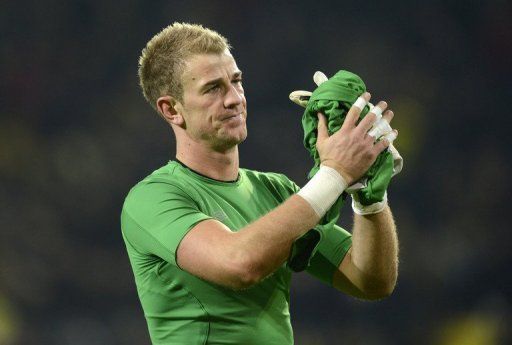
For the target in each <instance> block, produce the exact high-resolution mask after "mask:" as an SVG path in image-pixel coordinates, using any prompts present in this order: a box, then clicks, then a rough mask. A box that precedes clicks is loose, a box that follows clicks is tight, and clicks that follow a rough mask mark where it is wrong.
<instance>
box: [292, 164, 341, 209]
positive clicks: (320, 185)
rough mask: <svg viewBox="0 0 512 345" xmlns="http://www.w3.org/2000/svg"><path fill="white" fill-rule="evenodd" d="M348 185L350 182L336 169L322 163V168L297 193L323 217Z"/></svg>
mask: <svg viewBox="0 0 512 345" xmlns="http://www.w3.org/2000/svg"><path fill="white" fill-rule="evenodd" d="M347 186H348V183H347V182H346V180H345V179H344V177H343V176H342V175H341V174H340V173H339V172H338V171H337V170H336V169H334V168H332V167H329V166H326V165H321V166H320V170H318V172H317V173H316V174H315V176H313V178H312V179H311V180H309V182H308V183H307V184H306V185H305V186H304V187H302V189H301V190H300V191H299V192H298V193H297V194H298V195H299V196H301V197H302V198H303V199H304V200H306V201H307V202H308V203H309V205H310V206H311V207H312V208H313V210H314V211H315V213H316V214H317V215H318V216H319V217H320V218H322V217H323V216H324V215H325V213H326V212H327V211H328V210H329V209H330V208H331V206H332V205H333V204H334V203H335V202H336V200H337V199H338V198H339V196H340V195H341V193H343V191H344V190H345V189H346V188H347Z"/></svg>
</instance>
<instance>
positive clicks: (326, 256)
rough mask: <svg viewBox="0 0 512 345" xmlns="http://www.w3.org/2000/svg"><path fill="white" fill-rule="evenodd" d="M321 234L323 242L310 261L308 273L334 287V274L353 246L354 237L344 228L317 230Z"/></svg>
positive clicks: (320, 228)
mask: <svg viewBox="0 0 512 345" xmlns="http://www.w3.org/2000/svg"><path fill="white" fill-rule="evenodd" d="M316 229H317V230H318V231H319V232H320V233H321V240H320V242H319V244H318V245H317V248H316V249H315V251H314V253H313V256H312V257H311V259H310V264H309V266H308V267H307V269H306V271H307V272H308V273H309V274H311V275H313V276H314V277H316V278H318V279H319V280H321V281H322V282H324V283H326V284H328V285H331V286H334V281H333V278H334V274H335V272H337V271H338V269H339V267H340V264H341V262H342V260H343V259H344V258H345V257H346V254H347V252H348V251H349V249H350V247H351V245H352V236H351V235H350V233H349V232H347V231H346V230H344V229H343V228H341V227H339V226H337V225H335V226H334V227H328V228H324V227H322V226H318V227H317V228H316Z"/></svg>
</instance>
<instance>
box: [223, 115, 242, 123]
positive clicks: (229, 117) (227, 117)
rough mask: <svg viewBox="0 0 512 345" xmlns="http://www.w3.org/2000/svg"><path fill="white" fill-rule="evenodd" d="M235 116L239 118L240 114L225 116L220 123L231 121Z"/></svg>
mask: <svg viewBox="0 0 512 345" xmlns="http://www.w3.org/2000/svg"><path fill="white" fill-rule="evenodd" d="M237 116H240V117H241V116H242V114H241V113H239V114H233V115H229V116H225V117H223V118H222V121H226V120H229V119H232V118H234V117H237Z"/></svg>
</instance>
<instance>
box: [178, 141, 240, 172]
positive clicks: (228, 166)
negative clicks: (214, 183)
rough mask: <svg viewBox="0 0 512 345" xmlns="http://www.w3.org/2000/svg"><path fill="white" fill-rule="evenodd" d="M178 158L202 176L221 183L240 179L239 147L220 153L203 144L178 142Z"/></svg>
mask: <svg viewBox="0 0 512 345" xmlns="http://www.w3.org/2000/svg"><path fill="white" fill-rule="evenodd" d="M176 158H177V159H178V160H180V161H181V162H182V163H183V164H185V165H186V166H187V167H189V168H190V169H192V170H194V171H197V172H198V173H200V174H201V175H204V176H207V177H210V178H212V179H215V180H220V181H234V180H236V179H237V178H238V168H239V160H238V145H236V146H234V147H232V148H230V149H227V150H225V151H222V152H219V151H215V150H213V149H211V148H209V147H205V146H204V145H201V143H198V142H195V141H192V140H187V141H186V142H185V143H183V142H182V141H180V140H177V143H176Z"/></svg>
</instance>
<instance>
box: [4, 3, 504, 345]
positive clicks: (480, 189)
mask: <svg viewBox="0 0 512 345" xmlns="http://www.w3.org/2000/svg"><path fill="white" fill-rule="evenodd" d="M511 14H512V3H511V2H510V1H454V0H448V1H425V2H415V3H414V4H413V2H409V1H394V2H387V3H384V2H382V3H373V2H360V1H347V2H340V1H316V2H312V1H294V2H287V1H279V2H278V1H265V2H264V1H246V2H239V1H237V2H235V1H215V0H210V1H204V2H201V1H141V0H129V1H123V2H111V1H99V0H96V1H82V0H77V1H56V0H47V1H35V0H27V1H23V2H20V1H18V2H15V1H2V2H0V179H1V183H0V344H2V345H3V344H6V345H13V344H16V345H17V344H43V345H46V344H58V345H60V344H62V345H66V344H74V345H81V344H149V336H148V332H147V328H146V324H145V320H144V317H143V313H142V310H141V307H140V305H139V301H138V298H137V295H136V290H135V283H134V280H133V275H132V272H131V269H130V266H129V262H128V257H127V255H126V252H125V248H124V244H123V241H122V238H121V233H120V225H119V215H120V210H121V206H122V203H123V200H124V197H125V195H126V193H127V192H128V190H129V189H130V188H131V187H132V186H133V185H134V184H135V183H136V182H138V181H139V180H141V179H142V178H143V177H145V176H146V175H148V174H149V173H151V172H152V171H153V170H155V169H156V168H158V167H160V166H162V165H164V164H166V162H167V161H168V160H169V159H172V158H173V157H174V140H173V137H172V135H171V131H170V129H169V128H168V127H167V125H166V124H165V123H164V122H163V121H162V120H161V119H160V118H159V117H158V115H157V114H156V113H154V112H153V111H152V109H151V108H150V106H149V105H148V104H146V103H145V101H144V99H143V97H142V95H141V92H140V90H139V87H138V80H137V61H138V57H139V54H140V51H141V49H142V48H143V47H144V46H145V44H146V42H147V41H148V40H149V39H150V38H151V37H152V36H153V35H154V34H156V33H157V32H158V31H160V30H161V29H162V28H163V27H165V26H167V25H168V24H171V23H173V22H174V21H187V22H193V23H202V24H203V25H205V26H207V27H210V28H212V29H215V30H217V31H219V32H220V33H222V34H223V35H225V36H226V37H227V38H228V39H229V40H230V42H231V44H232V45H233V47H234V50H233V54H234V55H235V58H236V59H237V61H238V65H239V67H240V68H241V69H242V70H243V71H244V86H245V90H246V95H247V99H248V105H249V119H248V128H249V137H248V139H247V141H246V142H245V143H243V144H242V145H241V162H242V166H243V167H246V168H252V169H257V170H263V171H277V172H283V173H285V174H287V175H288V176H289V177H290V178H292V179H293V180H295V181H296V182H297V183H298V184H299V185H302V184H303V183H305V181H306V174H307V172H308V171H309V168H310V167H311V165H312V160H311V159H310V158H309V156H308V154H307V152H306V150H305V149H304V148H303V146H302V129H301V126H300V117H301V114H302V110H301V109H299V108H298V107H297V106H295V105H294V104H292V103H291V102H290V101H289V100H288V94H289V92H290V91H292V90H295V89H306V90H308V89H313V85H314V84H313V82H312V75H313V73H314V72H315V71H316V70H322V71H324V72H325V73H326V74H327V75H329V76H330V75H333V74H334V73H335V72H336V71H338V70H339V69H347V70H350V71H352V72H355V73H357V74H358V75H360V76H361V77H362V78H363V80H364V81H365V82H366V85H367V87H368V89H369V91H371V92H372V95H373V100H374V101H378V100H380V99H384V100H387V101H388V102H389V103H390V107H391V108H392V109H393V110H394V112H395V114H396V115H395V119H394V121H393V127H395V128H398V129H399V131H400V135H399V138H398V140H397V141H396V143H395V144H396V146H397V148H398V149H399V150H400V152H401V153H402V155H403V156H404V159H405V167H404V170H403V172H402V173H401V174H400V175H398V176H397V177H396V178H395V179H394V181H393V183H392V185H391V188H390V191H389V195H390V202H391V205H392V207H393V210H394V213H395V216H396V221H397V224H398V230H399V238H400V243H401V245H400V247H401V255H400V257H401V265H400V276H399V282H398V286H397V288H396V290H395V292H394V294H393V295H392V296H391V297H390V298H388V299H386V300H384V301H382V302H377V303H370V302H361V301H357V300H354V299H350V298H348V297H346V296H344V295H342V294H339V293H337V292H336V291H334V290H333V289H331V288H329V287H327V286H324V285H322V284H321V283H320V282H317V281H316V280H314V279H312V278H310V277H309V276H307V274H304V273H301V274H296V275H295V276H294V280H293V287H292V300H291V313H292V322H293V326H294V330H295V338H296V344H304V345H309V344H317V345H323V344H365V345H366V344H370V345H373V344H379V345H380V344H434V345H437V344H439V345H445V344H450V345H451V344H471V345H480V344H482V345H484V344H485V345H487V344H491V345H492V344H510V343H512V335H511V331H510V329H511V311H512V305H511V303H512V301H511V299H510V298H511V290H512V289H511V286H512V274H511V273H512V272H511V268H510V267H511V265H512V254H511V251H510V241H511V240H512V232H511V230H510V222H509V221H508V218H507V217H509V216H510V215H511V214H512V213H511V211H512V210H511V208H510V196H511V195H512V190H511V187H510V180H509V178H510V177H511V175H512V174H511V173H512V169H511V158H512V153H511V150H510V139H507V138H509V137H510V130H511V125H510V124H511V121H510V108H509V104H508V103H509V100H510V99H512V83H511V80H512V67H511V66H512V64H511V62H512V26H511V24H510V15H511ZM351 222H352V220H351V212H350V207H349V206H348V205H346V207H345V209H344V211H343V217H342V220H341V224H342V225H343V226H344V227H346V228H347V229H350V227H351Z"/></svg>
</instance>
